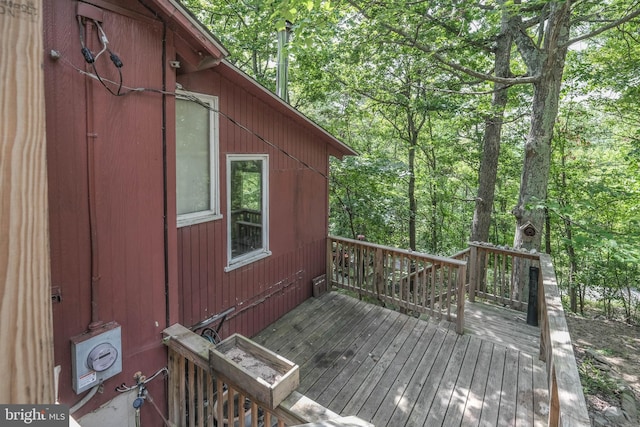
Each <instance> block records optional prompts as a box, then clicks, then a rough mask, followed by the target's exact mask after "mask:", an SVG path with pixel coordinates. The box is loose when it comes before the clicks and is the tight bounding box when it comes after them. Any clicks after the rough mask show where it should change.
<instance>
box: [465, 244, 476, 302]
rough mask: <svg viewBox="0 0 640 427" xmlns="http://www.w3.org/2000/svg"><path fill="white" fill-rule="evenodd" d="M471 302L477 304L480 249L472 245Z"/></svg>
mask: <svg viewBox="0 0 640 427" xmlns="http://www.w3.org/2000/svg"><path fill="white" fill-rule="evenodd" d="M467 266H468V268H469V269H470V270H469V301H470V302H476V286H477V280H478V248H477V247H476V246H474V245H471V250H470V251H469V263H468V264H467Z"/></svg>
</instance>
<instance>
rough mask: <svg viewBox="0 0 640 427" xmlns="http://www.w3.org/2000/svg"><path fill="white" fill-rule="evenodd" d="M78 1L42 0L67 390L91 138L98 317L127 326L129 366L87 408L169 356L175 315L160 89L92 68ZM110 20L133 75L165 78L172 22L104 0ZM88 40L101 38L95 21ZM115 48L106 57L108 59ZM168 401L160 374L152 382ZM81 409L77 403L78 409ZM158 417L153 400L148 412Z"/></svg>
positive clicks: (85, 259)
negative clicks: (169, 310) (116, 91)
mask: <svg viewBox="0 0 640 427" xmlns="http://www.w3.org/2000/svg"><path fill="white" fill-rule="evenodd" d="M76 4H77V3H76V2H69V1H62V0H57V1H53V0H52V1H48V2H44V13H45V52H49V51H50V50H52V49H55V50H57V51H59V52H60V54H61V55H62V56H63V58H64V59H60V60H57V61H54V60H52V59H50V58H48V57H47V58H45V59H44V65H45V80H46V81H45V87H46V106H47V147H48V152H47V156H48V171H49V200H50V212H49V215H50V226H51V227H50V228H51V261H52V262H51V266H52V271H51V275H52V285H53V286H54V287H58V288H59V289H60V292H61V295H62V301H61V302H60V303H57V304H54V306H53V308H54V310H53V314H54V334H55V363H56V364H60V365H62V375H61V377H60V400H61V401H62V402H64V403H67V404H70V405H73V404H74V403H75V402H76V401H77V400H78V399H79V397H78V396H77V395H76V394H75V393H74V392H73V390H72V389H71V363H70V362H71V354H70V341H69V339H70V338H71V337H72V336H75V335H78V334H80V333H82V332H84V331H85V330H86V329H87V327H88V325H89V323H90V321H91V314H90V307H91V291H90V289H91V244H90V219H89V202H88V200H89V193H88V185H87V174H88V170H89V166H88V161H87V157H88V154H87V147H88V144H92V145H93V148H94V162H93V170H94V171H95V194H94V197H93V200H94V202H95V213H96V214H95V238H96V239H97V251H96V252H95V254H94V255H95V256H97V266H98V271H97V272H95V274H96V275H97V276H99V284H98V287H97V294H96V295H95V302H96V304H97V312H98V317H99V320H102V321H105V322H106V321H117V322H118V323H120V325H121V326H122V348H123V372H122V373H121V374H120V375H118V376H116V377H115V378H114V379H111V380H108V382H107V383H106V385H105V388H104V395H102V396H100V395H99V396H100V397H96V398H95V399H94V400H93V401H92V402H91V404H89V405H87V406H86V407H85V408H83V410H82V411H81V413H80V414H82V413H83V412H86V411H87V410H89V409H93V408H94V407H95V406H96V405H98V404H101V403H104V401H105V400H108V399H110V398H112V397H114V396H115V392H114V388H115V386H116V385H118V384H120V383H127V384H131V383H132V381H133V380H132V378H133V374H134V372H136V371H142V372H143V373H144V374H146V375H151V374H153V373H154V372H155V371H156V370H157V369H159V368H161V367H163V366H165V365H166V355H165V350H164V349H163V346H162V343H161V333H162V330H163V328H164V327H166V323H167V322H166V303H165V260H164V218H163V203H164V201H163V200H164V196H163V166H162V165H163V151H162V126H163V123H162V96H161V95H159V94H157V93H150V92H147V93H140V94H131V95H127V96H124V97H115V96H112V95H110V94H109V93H108V92H107V91H106V89H105V88H104V87H102V86H101V85H100V83H99V82H97V81H95V80H93V79H89V78H86V77H84V76H83V75H81V74H80V73H79V72H78V71H76V70H75V69H74V68H73V66H71V65H69V63H71V64H73V65H74V66H76V67H78V68H81V69H85V62H84V60H83V58H82V56H81V54H80V43H79V36H78V28H77V25H76V18H75V16H76ZM102 26H103V28H104V30H105V32H106V33H107V36H108V38H109V42H110V47H111V49H112V50H114V51H115V52H116V53H117V54H118V55H119V56H120V58H121V59H122V61H123V63H124V67H123V68H122V73H123V77H124V84H126V85H127V86H132V87H148V88H161V87H162V69H161V64H162V63H161V55H162V42H161V39H162V37H161V36H162V26H161V25H160V24H153V23H152V22H151V21H150V20H147V21H144V22H141V21H137V20H134V19H132V18H131V17H128V16H123V15H120V14H118V13H112V12H109V11H105V12H104V14H103V22H102ZM90 27H91V32H90V35H89V36H88V37H87V40H86V42H87V44H88V45H89V46H90V48H91V49H92V50H93V51H94V52H98V51H99V50H100V47H101V46H99V45H98V43H99V42H98V39H97V36H96V30H95V27H93V24H91V25H90ZM104 55H105V56H104V57H101V58H100V60H99V63H98V64H97V67H98V71H99V72H100V74H101V76H102V77H103V78H106V79H110V80H115V81H117V80H118V75H117V73H116V72H115V68H114V67H113V66H112V65H111V64H110V62H108V53H105V54H104ZM105 60H106V61H105ZM150 386H151V387H152V388H151V392H152V393H153V395H154V397H155V398H156V400H157V401H158V404H160V405H161V406H163V405H164V390H163V384H162V381H157V384H150ZM76 415H78V414H76ZM144 416H145V417H149V418H147V420H149V419H151V420H153V421H149V422H151V423H152V424H156V425H158V421H160V420H159V418H158V419H156V415H154V411H152V410H150V411H148V413H147V412H145V415H144Z"/></svg>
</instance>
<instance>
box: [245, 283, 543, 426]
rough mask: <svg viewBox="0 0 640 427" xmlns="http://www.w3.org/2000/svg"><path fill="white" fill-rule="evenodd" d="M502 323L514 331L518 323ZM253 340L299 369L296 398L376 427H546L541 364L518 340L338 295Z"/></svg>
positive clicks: (314, 302)
mask: <svg viewBox="0 0 640 427" xmlns="http://www.w3.org/2000/svg"><path fill="white" fill-rule="evenodd" d="M484 309H488V310H487V316H489V317H490V316H495V311H494V310H495V309H497V308H493V307H487V306H486V305H485V304H469V305H468V307H467V314H470V313H469V312H470V311H476V312H478V313H477V314H475V315H474V316H470V317H477V318H481V317H482V313H483V312H484ZM500 310H502V311H504V312H505V313H515V314H519V313H518V312H515V311H513V310H507V309H500ZM503 318H504V319H505V320H504V321H505V322H508V323H510V325H511V328H512V329H514V330H517V329H518V324H519V320H518V319H517V318H511V316H508V315H506V314H505V315H504V316H503ZM480 323H483V324H487V325H489V327H490V324H491V321H489V320H487V321H484V322H480ZM446 325H449V326H446ZM527 336H528V335H527ZM253 339H254V340H255V341H256V342H259V343H261V344H262V345H264V346H265V347H267V348H270V349H271V350H273V351H275V352H277V353H278V354H280V355H282V356H284V357H286V358H287V359H289V360H291V361H292V362H294V363H297V364H298V365H299V366H300V387H299V388H298V392H300V393H302V394H304V395H305V396H307V397H309V398H311V399H314V400H316V401H317V402H318V403H319V404H320V405H324V406H326V407H327V408H329V409H330V410H332V411H334V412H336V413H340V414H342V415H343V416H346V415H356V416H358V417H359V418H361V419H363V420H365V421H368V422H371V423H373V424H374V425H376V426H378V427H381V426H393V427H397V426H422V425H424V426H432V425H442V426H465V427H466V426H480V425H481V426H494V425H535V426H539V425H544V422H546V412H545V411H544V408H545V405H546V403H547V398H546V386H547V385H546V375H545V372H544V371H545V370H544V364H543V363H541V362H539V361H538V360H537V348H531V347H530V346H525V347H522V348H518V346H517V345H518V344H517V343H520V342H523V340H513V342H512V343H511V342H510V343H508V344H509V345H508V346H507V345H505V344H504V343H500V342H498V341H496V340H494V339H491V336H490V335H487V334H484V335H477V334H476V333H475V332H473V331H468V332H466V333H465V334H464V335H459V334H457V333H456V332H455V330H454V328H453V325H451V324H449V322H447V321H445V320H443V321H440V319H438V318H435V319H434V318H432V319H430V320H429V321H424V320H422V319H415V318H412V317H410V316H406V315H403V314H399V313H398V312H394V311H391V310H388V309H385V308H382V307H379V306H373V305H371V304H368V303H366V302H364V301H358V300H357V299H354V298H350V297H348V296H346V295H341V294H340V293H338V292H331V293H328V294H325V295H323V296H321V297H320V298H312V299H310V300H308V301H305V302H304V303H303V304H302V305H300V306H299V307H297V308H296V309H295V310H293V311H292V312H290V313H288V314H286V315H285V316H284V317H282V318H281V319H280V320H278V321H277V322H275V323H274V324H273V325H270V326H269V327H268V328H266V329H265V330H263V331H262V332H260V333H259V334H258V335H256V336H255V337H254V338H253ZM534 339H535V337H534ZM501 421H502V422H501Z"/></svg>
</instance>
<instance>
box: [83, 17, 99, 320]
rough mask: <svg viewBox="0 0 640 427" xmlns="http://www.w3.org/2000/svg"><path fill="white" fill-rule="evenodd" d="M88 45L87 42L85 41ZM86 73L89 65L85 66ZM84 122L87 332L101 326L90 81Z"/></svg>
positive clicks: (95, 136) (87, 26)
mask: <svg viewBox="0 0 640 427" xmlns="http://www.w3.org/2000/svg"><path fill="white" fill-rule="evenodd" d="M78 23H79V24H80V25H79V28H80V31H84V34H90V33H91V24H90V23H89V20H86V21H85V22H84V28H82V26H83V25H82V22H81V20H80V16H79V15H78ZM83 37H84V36H83V34H82V32H81V34H80V40H81V41H82V43H83V44H84V41H83ZM87 43H89V40H87ZM86 67H87V71H90V69H89V68H88V67H89V65H88V64H87V65H86ZM85 103H86V110H85V114H86V116H85V122H86V126H87V208H88V213H89V245H90V248H89V253H90V259H91V266H90V273H91V290H90V297H91V320H90V322H89V325H88V327H87V329H88V330H90V331H91V330H94V329H97V328H99V327H100V326H102V321H101V320H100V314H99V310H98V289H99V286H100V257H99V254H98V219H97V214H96V211H97V208H96V171H95V169H96V161H95V144H96V143H97V140H98V134H97V133H96V132H95V117H94V106H93V82H92V81H91V79H85Z"/></svg>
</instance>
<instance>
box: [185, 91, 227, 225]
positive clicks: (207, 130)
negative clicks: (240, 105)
mask: <svg viewBox="0 0 640 427" xmlns="http://www.w3.org/2000/svg"><path fill="white" fill-rule="evenodd" d="M217 109H218V98H216V97H214V96H210V95H202V94H189V97H188V98H187V95H185V94H179V95H178V96H177V97H176V205H177V212H178V227H182V226H185V225H191V224H197V223H200V222H205V221H210V220H212V219H216V218H221V215H220V208H219V205H220V203H219V196H218V193H219V191H218V178H217V177H218V114H217V113H216V112H215V111H217Z"/></svg>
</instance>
